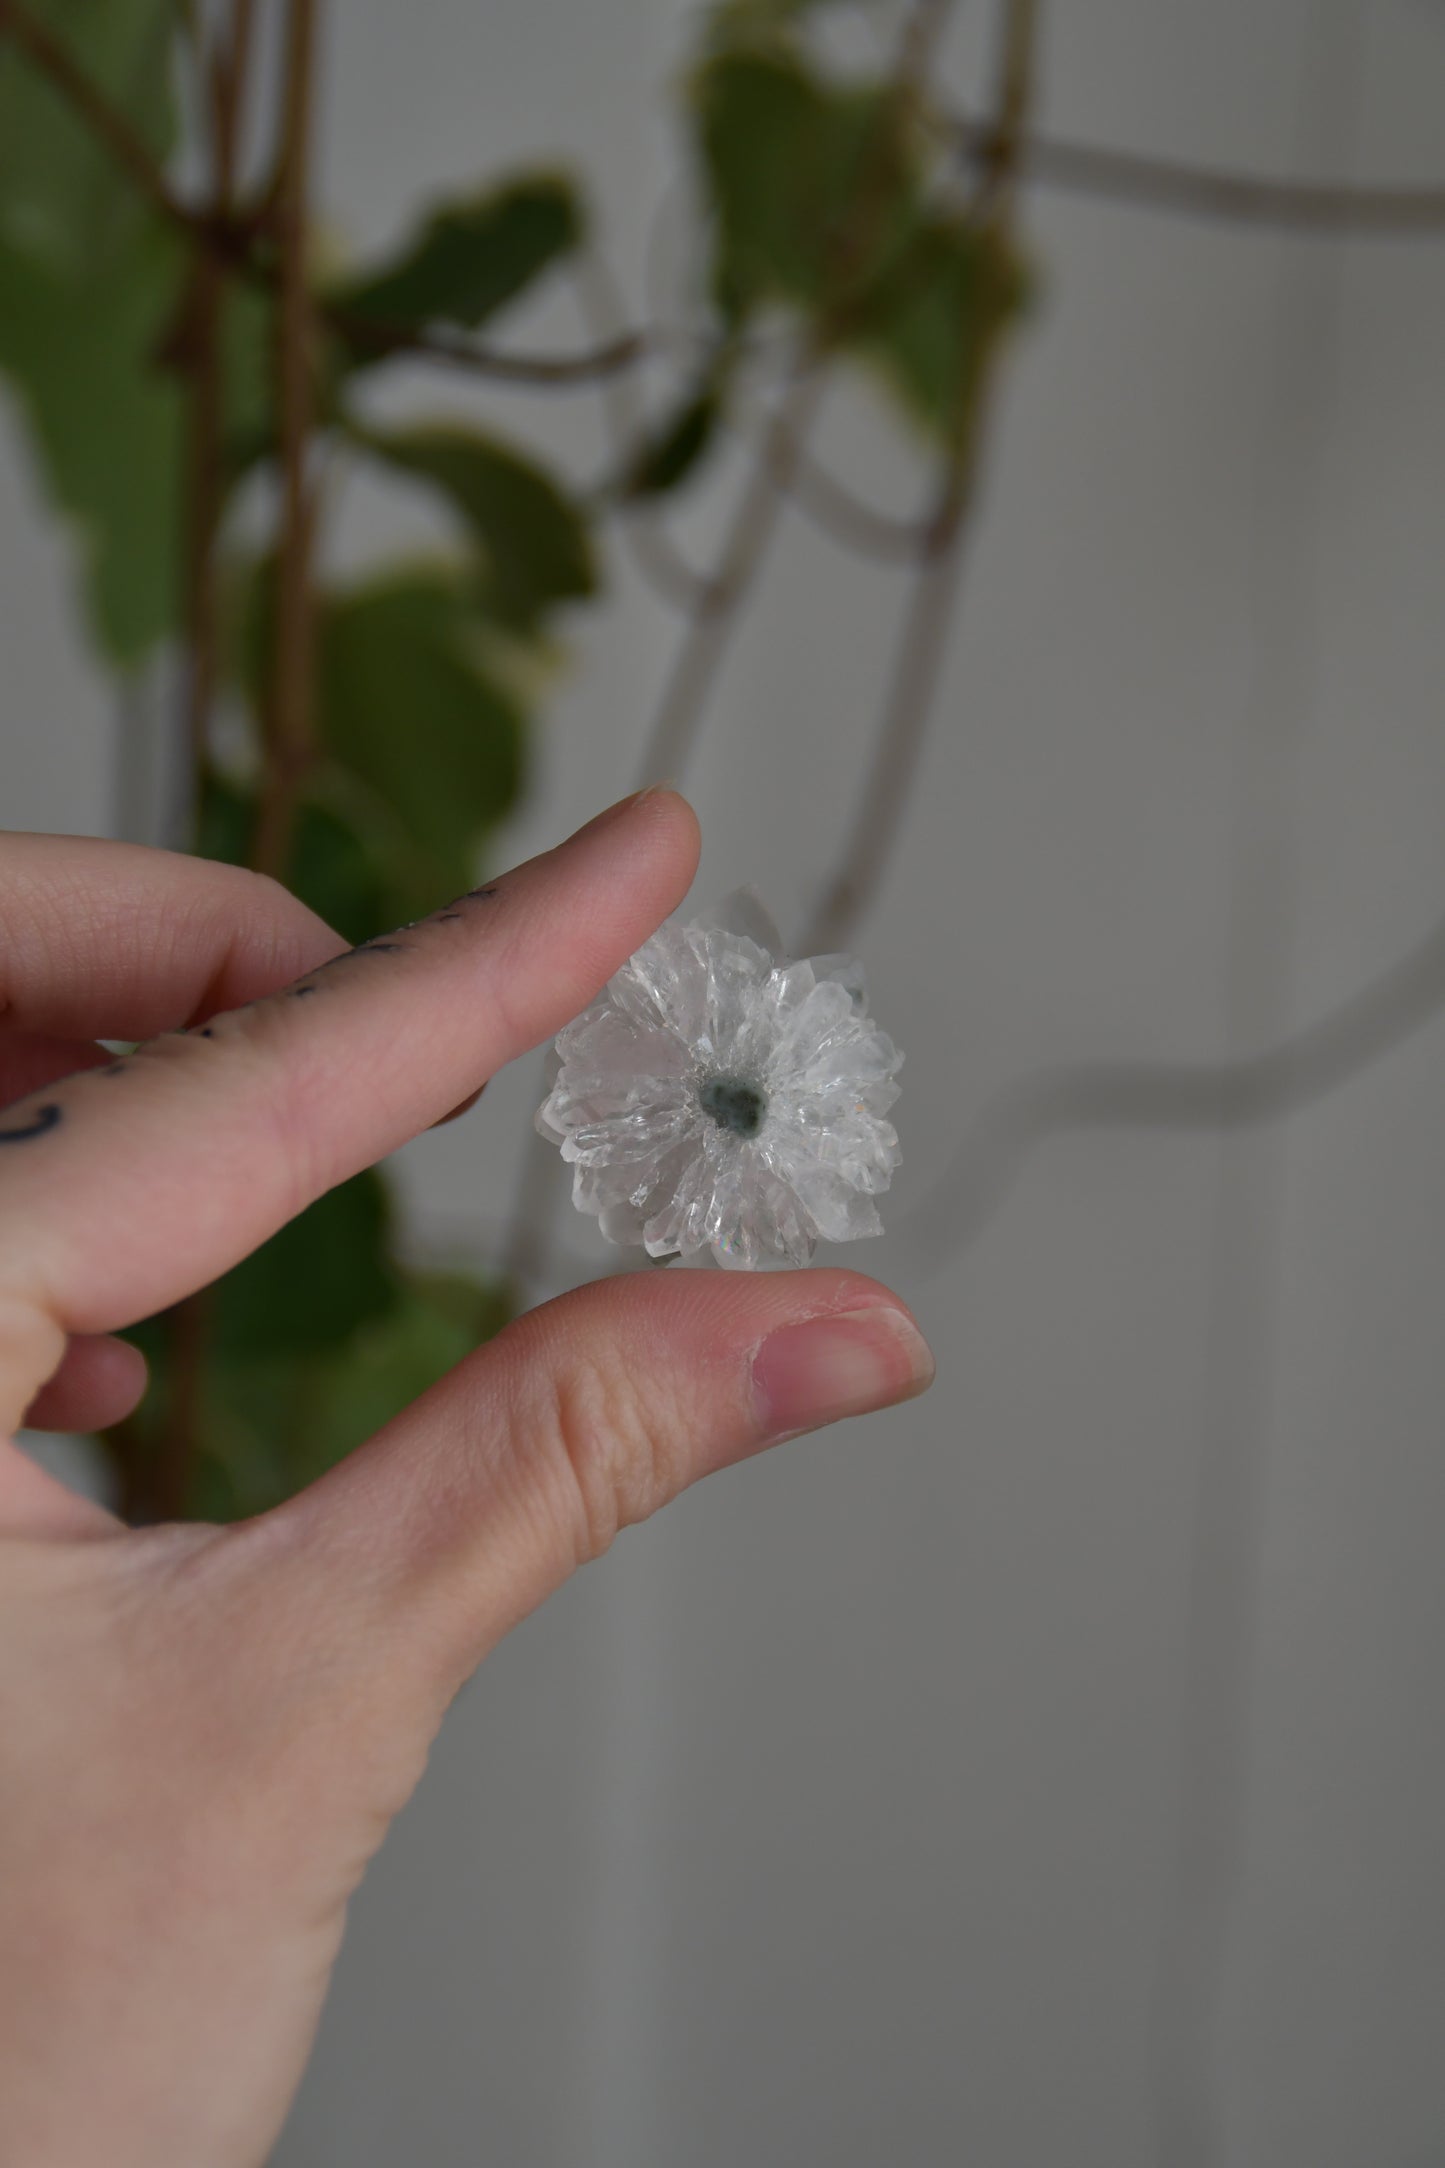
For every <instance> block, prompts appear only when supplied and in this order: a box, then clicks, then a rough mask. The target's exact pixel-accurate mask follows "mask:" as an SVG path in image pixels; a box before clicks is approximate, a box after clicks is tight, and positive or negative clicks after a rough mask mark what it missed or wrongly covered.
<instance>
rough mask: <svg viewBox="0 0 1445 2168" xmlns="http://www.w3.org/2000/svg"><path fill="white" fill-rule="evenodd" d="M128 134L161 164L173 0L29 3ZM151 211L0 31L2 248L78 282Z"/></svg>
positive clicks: (171, 132)
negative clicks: (125, 124)
mask: <svg viewBox="0 0 1445 2168" xmlns="http://www.w3.org/2000/svg"><path fill="white" fill-rule="evenodd" d="M27 4H28V6H29V9H30V12H31V13H32V14H33V15H34V16H35V17H36V18H37V20H38V21H39V22H40V23H41V24H42V25H43V26H44V27H45V28H46V29H47V30H48V31H49V32H50V33H51V35H52V36H53V37H54V38H56V39H57V40H59V41H60V42H61V43H62V44H63V45H64V46H65V48H66V50H67V52H68V53H69V54H70V56H71V57H72V58H73V60H74V61H75V62H76V64H77V66H78V67H79V68H81V69H82V70H83V71H84V73H85V75H86V77H87V78H88V80H89V81H90V82H92V83H93V84H94V85H95V87H96V89H97V90H98V91H100V92H101V93H102V94H103V95H104V97H105V98H106V99H107V101H108V102H109V103H110V104H112V105H115V106H117V107H119V108H120V110H121V111H122V112H123V113H124V115H125V118H126V120H127V122H128V123H129V126H130V128H131V130H132V131H133V133H134V134H135V135H136V136H138V137H139V139H140V141H141V142H142V143H143V144H144V145H145V146H146V148H147V149H148V150H149V151H150V152H151V153H152V155H153V156H154V157H155V159H156V161H157V163H158V164H160V163H163V162H164V160H165V158H166V156H167V154H168V153H169V151H170V149H171V146H172V143H173V142H174V138H175V113H174V100H173V96H172V87H171V68H170V44H171V38H172V35H173V33H174V30H175V26H176V19H177V10H176V5H175V0H27ZM150 216H151V213H150V211H149V208H148V207H147V205H146V203H145V200H144V198H143V196H142V195H141V192H140V190H139V189H138V187H137V186H136V184H135V183H134V182H133V181H131V180H130V179H128V178H127V177H126V176H125V175H124V174H123V173H121V172H119V171H118V169H117V166H116V161H115V158H114V156H113V155H112V153H111V152H110V151H109V150H107V149H106V147H105V145H104V144H103V143H102V142H101V141H100V140H99V139H98V138H97V136H96V134H95V131H94V130H93V129H92V128H90V127H89V126H88V125H87V124H86V122H85V121H83V120H82V119H81V118H80V116H79V115H78V114H77V113H76V111H75V108H74V107H73V105H72V104H71V103H70V101H69V100H68V99H67V98H66V97H65V96H64V95H63V94H62V93H61V92H60V91H59V90H57V89H56V88H55V87H54V86H53V85H52V83H51V82H50V80H49V78H48V77H46V76H44V75H42V74H41V73H40V72H39V70H38V69H37V68H36V66H35V64H34V62H33V61H32V60H30V59H29V57H28V56H27V55H26V53H25V52H24V51H23V49H22V48H21V46H20V44H19V42H18V40H14V39H6V38H4V37H3V36H0V249H14V250H15V251H17V252H18V253H19V254H20V255H22V256H24V257H26V258H27V259H29V260H30V261H31V262H32V263H33V264H35V265H37V266H40V267H43V268H45V269H47V270H49V271H50V272H51V273H52V274H53V275H55V276H58V277H61V278H68V279H75V278H76V277H78V276H80V275H82V274H84V273H86V272H88V271H90V270H91V269H93V268H95V267H98V266H100V265H103V264H104V263H105V262H106V261H107V259H108V258H110V257H111V256H112V255H113V253H114V252H115V250H116V249H117V248H118V247H121V246H123V245H124V244H125V242H126V241H127V240H128V239H129V238H130V237H131V235H132V234H133V232H134V230H135V228H136V226H137V225H138V224H140V223H142V222H144V221H145V220H147V219H148V218H149V217H150Z"/></svg>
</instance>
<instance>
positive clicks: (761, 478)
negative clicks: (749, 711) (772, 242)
mask: <svg viewBox="0 0 1445 2168" xmlns="http://www.w3.org/2000/svg"><path fill="white" fill-rule="evenodd" d="M826 384H827V372H826V370H825V368H824V366H823V357H822V352H821V350H820V348H819V346H818V343H817V341H816V338H815V337H814V335H812V334H805V335H804V336H803V337H802V338H801V339H800V340H799V342H798V348H797V351H796V353H795V355H794V358H793V361H792V363H791V365H790V367H789V371H788V376H787V380H786V382H785V385H784V388H783V391H782V393H781V395H780V397H779V399H778V403H777V405H776V407H775V408H774V410H773V413H772V415H771V417H770V418H769V421H768V425H767V428H766V430H765V431H764V433H763V442H762V447H761V450H760V451H759V454H758V457H757V459H756V460H755V462H754V463H753V467H752V471H751V473H750V474H749V476H748V479H747V482H746V484H745V485H744V488H743V493H742V497H741V499H740V501H739V504H738V508H737V511H736V513H735V514H734V516H733V522H732V525H731V527H730V528H729V530H728V536H727V540H726V542H725V544H724V546H723V550H722V555H721V557H720V558H719V560H718V564H717V566H716V569H715V570H714V571H713V573H712V574H711V576H710V577H709V578H707V579H705V580H703V581H701V582H699V583H698V586H697V588H696V591H695V592H694V594H693V598H692V605H691V609H690V611H689V619H688V627H687V631H686V633H685V634H684V637H683V639H682V642H681V644H680V646H679V647H678V650H677V654H676V656H675V658H674V661H673V666H672V670H671V673H670V674H669V676H668V680H667V683H666V685H665V687H664V688H663V694H662V699H661V701H660V703H659V705H658V710H657V716H656V719H655V721H654V723H653V726H652V730H651V733H650V734H649V736H648V740H647V745H646V748H645V750H644V752H643V756H642V761H641V765H640V768H639V779H640V780H641V781H642V782H644V783H646V782H650V781H652V780H653V779H655V778H656V777H658V776H681V774H682V773H683V770H684V769H685V768H686V767H687V764H688V761H689V760H690V758H691V756H692V751H693V748H694V746H695V745H696V743H697V734H698V731H699V729H700V727H701V725H702V720H703V717H704V715H705V713H706V710H707V702H708V696H709V694H710V693H711V691H712V689H713V686H714V684H715V683H716V681H717V674H718V670H719V668H720V666H721V664H722V661H723V657H724V656H725V655H726V653H727V650H728V646H729V643H730V641H731V639H732V636H733V633H734V632H735V630H736V629H737V621H738V617H739V615H740V613H741V609H742V605H743V603H744V602H745V601H746V599H747V597H748V595H749V593H750V592H751V590H752V587H753V584H754V582H755V581H756V579H757V576H758V574H759V573H760V572H761V570H762V568H763V563H764V560H765V558H766V555H767V551H768V545H769V544H770V542H771V541H772V539H773V535H774V533H775V532H776V530H777V524H778V519H779V515H780V513H781V511H782V508H783V505H784V503H785V502H786V500H787V495H788V491H789V487H790V484H791V480H792V475H793V469H794V466H795V463H796V460H797V454H798V446H799V444H800V442H801V441H802V439H803V438H804V437H805V436H806V434H807V432H808V430H809V428H810V427H811V425H812V421H813V417H814V415H815V414H816V412H817V408H818V402H819V400H820V399H821V397H822V395H823V392H824V389H825V388H826Z"/></svg>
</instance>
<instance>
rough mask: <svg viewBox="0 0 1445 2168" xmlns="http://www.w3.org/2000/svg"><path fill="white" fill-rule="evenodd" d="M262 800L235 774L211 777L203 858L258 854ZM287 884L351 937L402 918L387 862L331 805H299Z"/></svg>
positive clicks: (235, 860)
mask: <svg viewBox="0 0 1445 2168" xmlns="http://www.w3.org/2000/svg"><path fill="white" fill-rule="evenodd" d="M255 821H256V801H255V798H254V795H252V794H250V793H248V792H246V791H244V790H242V789H241V788H240V787H239V786H238V785H237V784H235V783H233V782H231V781H230V780H229V779H228V778H226V777H223V776H219V775H214V774H213V775H209V776H207V778H206V779H205V783H204V785H203V788H202V792H201V815H200V824H199V831H198V835H197V839H196V849H197V852H198V854H199V855H200V856H201V857H202V858H219V859H221V860H223V861H224V862H225V863H226V864H227V865H233V866H241V865H245V864H246V863H247V860H248V858H249V856H250V851H251V844H252V839H253V836H254V833H255ZM285 880H286V886H287V887H288V888H289V889H290V890H291V892H292V894H293V895H296V896H299V897H300V899H301V901H302V902H303V903H304V904H306V905H307V906H308V907H309V908H310V909H311V910H313V911H314V912H315V913H316V915H317V917H318V918H323V919H325V921H326V923H327V925H328V926H331V927H334V928H335V930H336V932H337V933H339V934H340V935H341V936H342V938H343V939H344V940H347V941H351V942H357V941H365V940H367V939H368V938H369V937H370V936H371V935H372V934H374V933H376V932H378V931H379V930H380V929H381V928H382V927H384V926H386V925H388V924H391V923H394V919H395V916H396V914H389V913H388V909H387V906H388V902H389V900H390V899H389V897H388V893H387V884H386V874H385V868H384V866H383V865H379V864H378V863H377V859H376V856H375V854H374V853H373V852H372V851H370V850H368V848H367V846H366V844H365V843H364V842H363V840H362V838H361V837H360V836H359V835H358V834H357V833H356V831H355V829H354V828H353V827H352V826H351V824H350V823H349V822H347V821H346V820H344V819H342V818H341V817H340V816H339V815H338V814H337V813H336V812H335V811H334V810H333V809H332V808H331V807H330V806H326V805H318V804H316V803H314V802H312V801H309V800H307V801H304V802H303V803H302V805H301V806H300V808H299V809H298V811H297V815H296V821H295V826H294V831H293V834H292V840H291V856H290V859H289V862H288V864H287V867H286V874H285Z"/></svg>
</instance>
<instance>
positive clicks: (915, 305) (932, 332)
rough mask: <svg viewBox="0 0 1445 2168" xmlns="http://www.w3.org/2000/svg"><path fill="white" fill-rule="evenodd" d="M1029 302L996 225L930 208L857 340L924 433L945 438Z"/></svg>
mask: <svg viewBox="0 0 1445 2168" xmlns="http://www.w3.org/2000/svg"><path fill="white" fill-rule="evenodd" d="M1027 298H1028V281H1027V274H1026V270H1025V267H1024V264H1023V262H1022V260H1021V259H1020V257H1019V256H1018V255H1017V253H1016V252H1015V250H1014V249H1013V247H1012V245H1011V244H1010V243H1008V242H1007V241H1006V240H1005V239H1003V238H1002V237H1001V236H1000V235H999V234H998V233H997V232H995V231H994V230H993V229H991V228H987V227H984V228H978V227H974V226H970V225H968V224H966V223H965V221H964V220H963V219H962V218H959V217H950V216H948V215H947V214H930V215H928V216H927V217H925V218H923V219H921V220H920V223H919V226H918V229H917V231H916V233H915V234H914V235H913V237H912V238H911V239H910V241H909V243H908V245H907V247H906V248H905V249H904V250H902V251H901V252H900V254H899V257H898V259H897V262H896V263H895V265H894V266H893V267H892V268H891V269H890V271H889V273H888V275H887V276H886V278H884V279H882V280H881V281H880V282H879V286H878V288H877V289H876V291H875V293H874V294H873V295H872V296H870V297H869V304H868V307H867V309H866V310H865V311H864V312H863V313H862V314H861V316H860V320H859V323H858V325H857V328H856V332H855V335H854V343H855V344H856V345H857V347H858V348H859V350H860V351H861V352H862V353H864V354H866V356H867V357H868V359H869V360H870V361H871V362H872V363H873V365H874V366H875V368H876V370H877V372H878V374H879V375H880V377H881V378H882V380H883V382H884V384H885V386H886V387H887V388H888V389H889V390H890V391H891V392H892V393H893V394H894V395H895V397H896V398H897V399H898V401H899V402H900V404H901V405H902V406H903V408H904V409H905V411H906V412H907V413H908V415H909V416H910V418H911V419H912V420H913V421H914V422H916V423H917V424H918V425H919V427H920V428H921V429H922V430H923V431H924V433H925V434H926V435H928V436H931V437H934V438H939V439H943V440H944V441H947V439H948V438H949V437H950V435H951V434H952V433H953V432H954V430H955V429H956V427H957V425H958V417H959V415H960V412H961V410H962V409H963V408H964V407H965V406H966V405H967V403H968V401H969V399H970V398H971V396H972V393H973V389H974V386H975V385H976V384H977V382H978V378H979V373H980V371H981V369H982V366H983V364H984V361H985V359H986V358H987V356H988V354H989V352H990V351H991V349H992V346H993V344H994V341H995V340H996V339H997V338H998V337H999V335H1000V334H1001V333H1002V332H1003V331H1005V330H1006V329H1007V328H1008V327H1009V325H1010V324H1011V323H1012V322H1013V321H1014V319H1015V318H1016V317H1017V316H1018V315H1019V313H1020V312H1021V310H1022V309H1023V307H1024V306H1025V304H1026V301H1027Z"/></svg>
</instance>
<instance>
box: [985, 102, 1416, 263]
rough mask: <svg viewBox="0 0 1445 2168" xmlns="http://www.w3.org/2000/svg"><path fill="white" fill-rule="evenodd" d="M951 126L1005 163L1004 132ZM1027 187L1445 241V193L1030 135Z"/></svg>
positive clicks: (1206, 215) (1293, 225) (1242, 220)
mask: <svg viewBox="0 0 1445 2168" xmlns="http://www.w3.org/2000/svg"><path fill="white" fill-rule="evenodd" d="M950 126H951V130H952V133H953V137H954V140H955V142H956V143H957V145H958V148H959V150H960V152H961V153H962V155H963V156H964V157H965V158H967V159H969V160H970V161H977V160H987V159H989V158H991V157H993V156H994V155H995V146H994V130H993V128H992V127H991V125H990V124H989V123H988V122H987V121H984V120H974V119H970V118H968V117H967V116H966V115H959V116H957V117H955V118H954V119H953V121H952V122H951V123H950ZM1023 178H1024V180H1025V182H1029V183H1035V182H1036V183H1038V184H1039V185H1040V186H1041V187H1045V188H1058V189H1066V190H1068V191H1070V192H1071V193H1073V194H1076V195H1083V196H1095V197H1098V198H1099V199H1100V200H1101V201H1103V202H1108V203H1122V204H1127V205H1130V206H1133V207H1135V208H1137V209H1139V210H1142V211H1158V212H1164V213H1170V214H1173V215H1176V216H1179V217H1184V218H1199V219H1209V220H1224V221H1226V222H1228V223H1230V224H1234V225H1247V226H1268V227H1274V228H1283V229H1286V230H1292V231H1296V232H1305V233H1325V234H1357V235H1360V236H1365V235H1379V236H1381V237H1384V238H1389V237H1392V236H1393V237H1395V238H1402V239H1407V238H1409V237H1410V236H1411V235H1412V234H1413V235H1423V236H1429V235H1437V234H1439V233H1441V232H1442V231H1445V188H1436V187H1426V188H1402V187H1362V186H1360V185H1359V184H1358V183H1351V184H1350V185H1349V186H1347V187H1334V186H1331V185H1330V184H1328V183H1320V182H1310V181H1271V180H1263V179H1260V178H1257V177H1256V176H1255V175H1252V174H1247V173H1233V172H1230V171H1228V170H1226V169H1225V168H1223V167H1219V166H1194V165H1187V164H1185V163H1183V162H1181V161H1180V160H1177V159H1172V158H1150V157H1145V156H1142V155H1140V154H1139V153H1137V152H1134V151H1120V150H1111V149H1109V148H1107V147H1105V146H1102V145H1095V144H1087V143H1074V142H1070V141H1067V140H1065V139H1064V138H1062V137H1059V136H1047V135H1038V134H1034V133H1030V134H1029V136H1028V137H1027V138H1026V140H1025V142H1024V146H1023Z"/></svg>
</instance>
